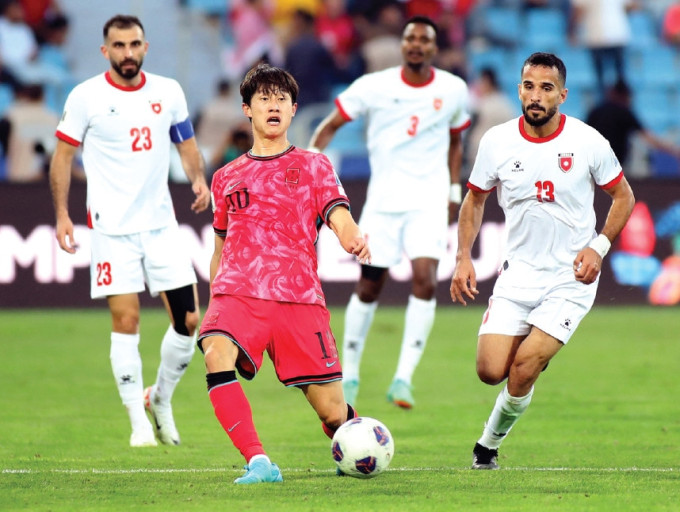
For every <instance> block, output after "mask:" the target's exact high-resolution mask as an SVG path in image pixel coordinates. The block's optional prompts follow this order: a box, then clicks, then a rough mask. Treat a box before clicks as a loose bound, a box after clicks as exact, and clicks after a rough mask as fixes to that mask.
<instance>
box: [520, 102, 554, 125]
mask: <svg viewBox="0 0 680 512" xmlns="http://www.w3.org/2000/svg"><path fill="white" fill-rule="evenodd" d="M533 106H535V105H529V106H528V107H525V106H524V105H522V114H524V119H525V120H526V122H527V124H529V125H530V126H533V127H534V128H538V127H540V126H543V125H545V124H547V123H548V121H550V120H551V119H552V118H553V117H554V116H555V114H556V113H557V106H555V107H552V108H551V109H550V110H548V111H547V112H546V113H545V115H544V116H542V117H533V116H532V115H531V113H529V111H528V109H529V108H531V107H533Z"/></svg>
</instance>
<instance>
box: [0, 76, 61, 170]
mask: <svg viewBox="0 0 680 512" xmlns="http://www.w3.org/2000/svg"><path fill="white" fill-rule="evenodd" d="M58 123H59V116H58V115H57V114H55V113H54V112H52V111H51V110H49V109H48V108H47V105H45V101H44V94H43V87H42V86H41V85H40V84H35V85H21V86H19V87H18V88H17V90H16V92H15V101H14V103H13V104H12V106H11V107H10V108H9V109H8V110H7V112H6V113H5V116H4V117H3V119H2V120H0V144H1V145H2V149H3V154H4V155H5V157H6V159H7V160H6V165H7V180H8V181H11V182H15V183H20V182H32V181H42V180H44V179H45V178H46V176H47V171H48V169H49V161H50V158H51V156H52V151H53V150H54V128H55V127H56V126H57V124H58Z"/></svg>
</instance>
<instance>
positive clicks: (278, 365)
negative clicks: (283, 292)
mask: <svg viewBox="0 0 680 512" xmlns="http://www.w3.org/2000/svg"><path fill="white" fill-rule="evenodd" d="M330 318H331V315H330V313H329V312H328V310H327V309H326V308H325V307H324V306H320V305H318V304H296V303H292V302H277V301H272V300H262V299H255V298H252V297H239V296H232V295H218V296H215V297H212V300H211V301H210V304H209V306H208V310H207V311H206V313H205V316H204V317H203V323H202V324H201V332H200V334H199V337H198V346H199V348H201V350H202V347H201V345H202V340H203V338H206V337H208V336H224V337H226V338H228V339H229V340H230V341H232V342H233V343H235V344H236V345H237V346H238V347H239V349H240V353H239V357H238V360H237V361H236V368H237V369H238V371H239V373H240V374H241V375H242V376H243V377H244V378H245V379H248V380H250V379H252V378H253V377H255V374H256V373H257V371H258V370H259V369H260V366H262V358H263V354H264V352H265V350H266V351H267V354H269V358H270V359H271V360H272V362H273V363H274V370H275V371H276V375H277V377H278V378H279V380H280V381H281V382H282V383H283V384H285V385H286V386H300V385H303V384H320V383H324V382H332V381H335V380H341V379H342V367H341V365H340V359H339V358H338V349H337V347H336V345H335V338H334V337H333V333H332V332H331V327H330Z"/></svg>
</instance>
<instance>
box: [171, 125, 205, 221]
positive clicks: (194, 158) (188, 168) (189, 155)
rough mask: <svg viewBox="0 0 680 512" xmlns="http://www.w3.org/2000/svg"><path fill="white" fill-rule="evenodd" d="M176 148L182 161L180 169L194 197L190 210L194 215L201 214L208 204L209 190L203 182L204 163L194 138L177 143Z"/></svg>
mask: <svg viewBox="0 0 680 512" xmlns="http://www.w3.org/2000/svg"><path fill="white" fill-rule="evenodd" d="M176 146H177V151H179V156H180V158H181V160H182V168H183V169H184V173H185V174H186V175H187V177H188V178H189V181H190V182H191V189H192V190H193V192H194V195H195V196H196V199H195V200H194V202H193V203H192V204H191V209H192V210H193V211H194V212H196V213H199V212H202V211H203V210H205V209H206V208H207V207H208V205H209V204H210V189H209V188H208V184H207V183H206V181H205V162H204V161H203V155H201V150H200V149H199V148H198V143H197V142H196V137H191V138H190V139H187V140H184V141H182V142H178V143H177V144H176Z"/></svg>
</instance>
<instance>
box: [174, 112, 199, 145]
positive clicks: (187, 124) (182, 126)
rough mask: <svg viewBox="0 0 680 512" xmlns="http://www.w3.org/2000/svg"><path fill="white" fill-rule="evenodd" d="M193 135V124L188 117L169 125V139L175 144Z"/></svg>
mask: <svg viewBox="0 0 680 512" xmlns="http://www.w3.org/2000/svg"><path fill="white" fill-rule="evenodd" d="M193 136H194V126H193V125H192V124H191V119H189V118H188V117H187V118H186V119H185V120H184V121H182V122H180V123H177V124H173V125H172V126H171V127H170V140H171V141H172V142H174V143H175V144H179V143H180V142H184V141H185V140H188V139H190V138H191V137H193Z"/></svg>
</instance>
